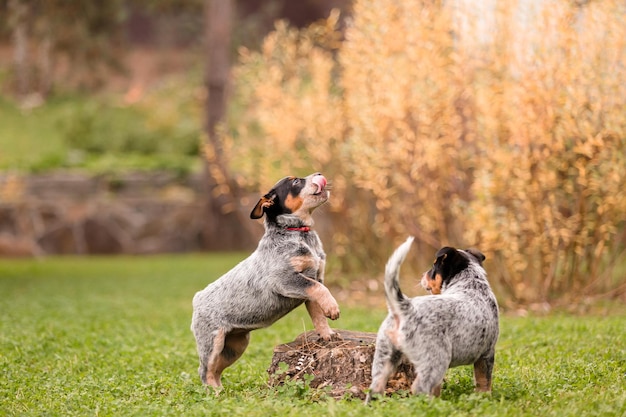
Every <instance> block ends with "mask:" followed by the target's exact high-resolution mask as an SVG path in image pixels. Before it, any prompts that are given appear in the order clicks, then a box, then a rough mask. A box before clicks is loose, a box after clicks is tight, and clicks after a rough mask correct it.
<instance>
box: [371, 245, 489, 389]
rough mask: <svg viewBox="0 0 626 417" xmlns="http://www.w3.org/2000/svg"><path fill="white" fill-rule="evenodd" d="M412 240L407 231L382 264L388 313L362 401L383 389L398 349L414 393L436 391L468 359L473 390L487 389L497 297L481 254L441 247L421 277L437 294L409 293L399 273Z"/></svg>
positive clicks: (393, 366)
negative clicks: (450, 370) (411, 376)
mask: <svg viewBox="0 0 626 417" xmlns="http://www.w3.org/2000/svg"><path fill="white" fill-rule="evenodd" d="M412 242H413V238H412V237H410V238H409V239H407V241H406V242H404V243H403V244H402V245H401V246H400V247H399V248H398V249H396V251H395V252H394V253H393V255H391V258H389V261H388V262H387V266H386V268H385V295H386V297H387V305H388V307H389V315H388V316H387V318H386V319H385V320H384V321H383V323H382V325H381V326H380V329H379V331H378V336H377V339H376V352H375V354H374V360H373V363H372V384H371V386H370V392H369V393H368V395H367V400H366V401H370V400H371V398H372V396H373V395H374V394H382V393H383V392H384V391H385V387H386V385H387V380H388V379H389V377H390V376H391V374H392V373H393V372H394V371H395V370H396V368H397V366H398V364H399V363H400V362H401V360H402V356H403V355H404V356H405V357H406V358H408V360H409V361H410V362H411V363H412V364H413V367H414V368H415V374H416V378H415V381H413V384H412V386H411V391H412V393H413V394H422V393H423V394H428V395H434V396H439V395H440V393H441V385H442V383H443V378H444V375H445V373H446V371H447V370H448V368H451V367H455V366H459V365H472V364H473V365H474V379H475V384H476V390H477V391H491V373H492V370H493V364H494V355H495V346H496V341H497V340H498V333H499V324H498V304H497V301H496V297H495V296H494V294H493V292H492V291H491V288H490V286H489V283H488V282H487V274H486V273H485V270H484V269H483V267H482V261H483V260H484V259H485V256H484V255H483V254H482V253H480V252H479V251H477V250H475V249H468V250H465V251H464V250H458V249H455V248H451V247H444V248H442V249H440V250H439V251H438V252H437V255H436V259H435V262H434V264H433V267H432V268H431V269H430V270H429V271H427V272H426V273H424V275H423V276H422V281H421V284H422V286H423V287H424V288H425V289H426V290H428V291H430V292H431V293H432V294H440V295H427V296H423V297H415V298H408V297H406V296H405V295H404V294H403V293H402V290H401V289H400V286H399V284H398V279H399V275H400V266H401V265H402V262H403V261H404V258H405V257H406V254H407V252H408V251H409V249H410V247H411V243H412Z"/></svg>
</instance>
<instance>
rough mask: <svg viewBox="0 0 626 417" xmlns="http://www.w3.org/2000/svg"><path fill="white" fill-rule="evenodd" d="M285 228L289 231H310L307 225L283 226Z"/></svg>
mask: <svg viewBox="0 0 626 417" xmlns="http://www.w3.org/2000/svg"><path fill="white" fill-rule="evenodd" d="M285 230H291V231H294V232H310V231H311V228H310V227H309V226H302V227H285Z"/></svg>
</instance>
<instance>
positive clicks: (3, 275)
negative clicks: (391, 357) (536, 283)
mask: <svg viewBox="0 0 626 417" xmlns="http://www.w3.org/2000/svg"><path fill="white" fill-rule="evenodd" d="M241 258H242V255H237V254H211V255H185V256H158V257H141V258H132V257H120V258H49V259H46V260H40V261H37V260H11V261H9V260H0V415H3V416H4V415H8V416H14V415H20V416H21V415H26V416H27V415H38V416H39V415H51V416H71V415H81V416H82V415H84V416H92V415H99V416H132V415H136V416H151V415H154V416H162V415H171V416H196V415H197V416H206V415H229V416H237V415H241V416H266V415H276V416H299V415H337V416H361V415H373V416H405V415H425V416H444V415H445V416H470V415H471V416H473V415H476V416H577V417H579V416H607V417H608V416H611V417H614V416H618V417H619V416H626V316H624V315H617V316H609V317H601V316H587V317H573V316H566V315H554V316H550V317H542V318H538V317H530V318H516V317H506V316H505V317H503V319H502V323H501V333H502V336H501V339H500V342H499V346H498V353H497V357H496V370H495V379H494V391H493V394H492V395H478V394H474V393H473V390H472V373H471V369H470V367H462V368H455V369H453V370H451V371H449V372H448V375H447V382H446V384H445V386H444V391H443V395H442V398H440V399H435V400H431V399H427V398H423V397H410V396H406V395H397V396H395V397H392V398H388V399H383V400H380V401H377V402H375V403H374V404H372V405H371V406H370V407H366V406H365V405H363V404H362V403H361V402H360V401H355V400H340V401H335V400H330V399H326V398H324V397H323V395H321V393H320V392H317V391H315V390H312V389H308V388H307V387H305V386H304V387H303V386H301V385H297V384H290V385H287V386H285V387H283V388H280V389H272V388H268V387H267V386H266V381H267V375H266V372H265V370H266V369H267V367H268V366H269V364H270V359H271V356H272V350H273V347H274V346H275V345H276V344H279V343H282V342H287V341H291V340H293V338H294V337H295V336H297V335H298V334H299V333H300V332H302V331H303V330H305V329H306V330H309V329H311V328H312V326H311V323H310V320H309V319H308V318H307V317H306V312H305V310H304V308H299V309H297V310H296V311H294V312H293V313H292V314H290V315H288V316H287V317H285V318H284V319H282V320H281V321H279V322H278V323H276V324H275V325H274V326H272V327H270V328H268V329H263V330H259V331H256V332H254V333H253V334H252V341H251V344H250V347H249V348H248V350H247V351H246V353H245V354H244V356H243V358H242V359H241V360H239V361H238V362H237V363H236V364H235V365H233V366H232V367H231V368H228V370H227V371H226V372H225V374H224V378H223V380H224V384H225V389H224V390H223V391H222V393H221V394H220V395H219V396H218V397H215V396H213V395H208V394H207V393H206V392H205V390H204V388H203V387H202V385H201V384H200V381H199V379H198V376H197V372H196V369H197V357H196V353H195V343H194V340H193V336H192V334H191V332H190V330H189V322H190V317H191V298H192V297H193V294H194V293H195V291H197V290H199V289H201V288H203V287H204V286H205V285H206V284H207V283H208V282H209V281H210V280H211V279H214V278H216V277H218V276H219V275H220V274H221V273H222V272H224V271H226V270H227V269H229V268H230V267H231V266H232V265H233V264H234V263H236V262H237V261H238V260H239V259H241ZM384 315H385V311H384V310H380V311H378V310H376V311H366V310H364V309H361V308H357V307H346V306H344V307H343V308H342V318H341V319H340V320H339V322H338V323H336V324H335V327H339V328H345V329H353V330H362V331H375V330H376V329H377V327H378V324H379V323H380V321H381V320H382V318H383V317H384Z"/></svg>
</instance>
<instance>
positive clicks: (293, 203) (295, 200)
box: [285, 194, 304, 213]
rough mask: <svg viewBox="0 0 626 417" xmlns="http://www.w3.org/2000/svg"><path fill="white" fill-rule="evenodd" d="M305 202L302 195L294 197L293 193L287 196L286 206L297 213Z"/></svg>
mask: <svg viewBox="0 0 626 417" xmlns="http://www.w3.org/2000/svg"><path fill="white" fill-rule="evenodd" d="M303 203H304V201H303V200H302V197H300V196H295V197H294V196H293V195H291V194H289V195H288V196H287V198H286V199H285V207H286V208H287V209H289V211H291V212H292V213H295V212H296V211H298V210H299V209H300V207H302V204H303Z"/></svg>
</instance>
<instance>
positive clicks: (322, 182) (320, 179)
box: [313, 175, 328, 193]
mask: <svg viewBox="0 0 626 417" xmlns="http://www.w3.org/2000/svg"><path fill="white" fill-rule="evenodd" d="M313 184H315V185H317V192H318V193H320V192H322V191H323V190H324V187H326V184H328V181H326V178H324V176H323V175H316V176H315V177H313Z"/></svg>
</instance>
